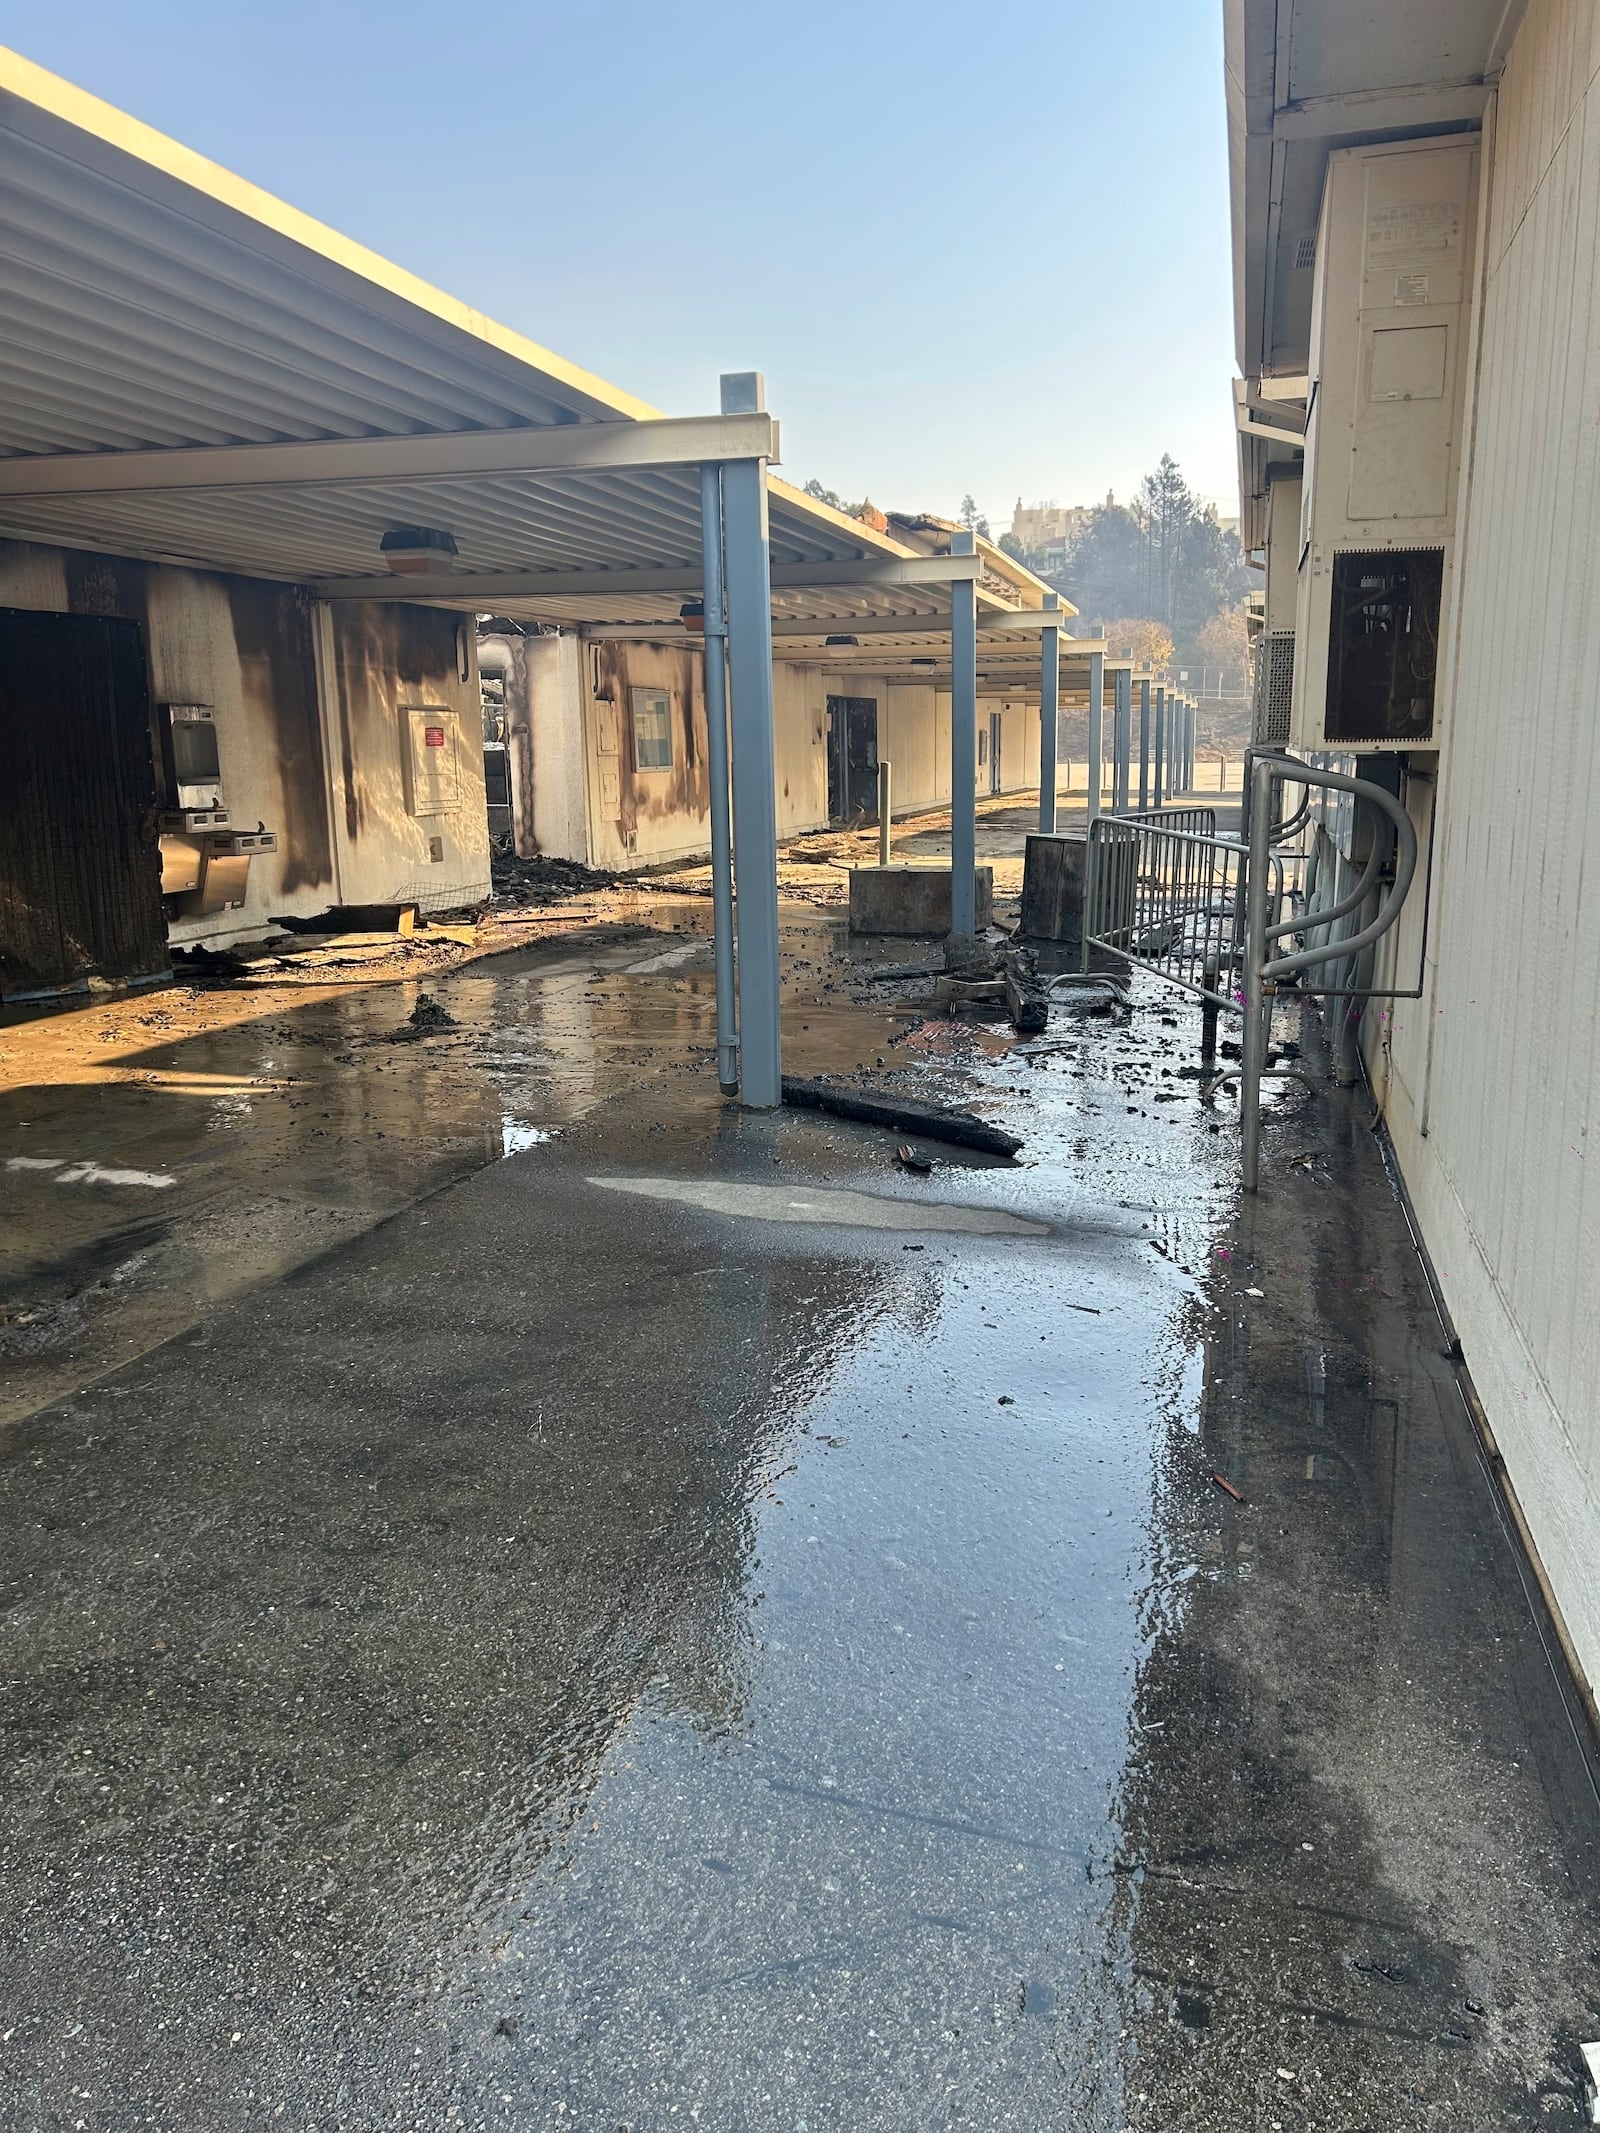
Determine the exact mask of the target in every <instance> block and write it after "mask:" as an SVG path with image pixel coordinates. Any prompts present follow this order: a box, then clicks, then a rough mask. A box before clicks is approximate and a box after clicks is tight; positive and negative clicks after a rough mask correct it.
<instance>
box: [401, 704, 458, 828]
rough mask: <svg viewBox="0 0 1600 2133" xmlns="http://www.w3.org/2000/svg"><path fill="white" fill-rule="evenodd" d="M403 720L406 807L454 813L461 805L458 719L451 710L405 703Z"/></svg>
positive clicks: (421, 811)
mask: <svg viewBox="0 0 1600 2133" xmlns="http://www.w3.org/2000/svg"><path fill="white" fill-rule="evenodd" d="M400 716H401V719H402V721H403V722H404V723H403V739H404V744H405V771H406V807H407V808H408V810H409V811H410V812H411V813H412V814H413V815H418V816H428V815H453V814H455V813H457V812H458V811H459V809H460V806H461V734H460V730H459V729H460V720H459V719H458V718H457V716H456V713H455V712H454V711H436V710H433V709H432V708H430V707H420V708H419V707H418V706H415V705H408V706H407V707H406V709H405V710H404V711H402V712H401V714H400Z"/></svg>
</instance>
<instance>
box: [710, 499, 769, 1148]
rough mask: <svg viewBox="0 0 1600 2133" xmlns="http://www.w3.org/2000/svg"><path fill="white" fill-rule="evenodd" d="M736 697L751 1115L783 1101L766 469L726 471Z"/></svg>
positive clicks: (742, 1084)
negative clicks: (752, 1111)
mask: <svg viewBox="0 0 1600 2133" xmlns="http://www.w3.org/2000/svg"><path fill="white" fill-rule="evenodd" d="M722 523H723V533H724V543H725V566H726V572H727V593H728V683H729V690H730V694H731V697H732V715H731V718H730V721H729V723H730V728H731V737H732V753H733V863H734V876H735V884H736V888H737V892H738V902H737V906H736V909H737V917H738V941H739V1093H740V1097H741V1099H742V1100H743V1102H744V1103H745V1104H747V1105H748V1106H749V1107H750V1108H751V1109H752V1110H762V1111H765V1110H772V1109H774V1108H775V1107H776V1106H777V1105H778V1104H779V1103H780V1102H781V1101H782V1097H783V1088H782V1074H783V1068H782V1059H781V1045H780V1041H779V1033H778V1010H779V975H778V812H777V797H776V793H775V790H774V784H775V777H776V769H775V764H774V744H773V734H772V586H771V583H770V582H769V580H768V576H767V571H768V565H769V560H770V553H771V551H770V546H769V539H768V531H767V470H766V468H765V466H764V465H763V464H762V462H761V461H760V460H759V459H741V460H736V461H734V462H733V463H732V464H731V465H728V466H725V467H724V468H723V469H722Z"/></svg>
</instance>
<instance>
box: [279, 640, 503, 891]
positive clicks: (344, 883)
mask: <svg viewBox="0 0 1600 2133" xmlns="http://www.w3.org/2000/svg"><path fill="white" fill-rule="evenodd" d="M330 616H331V638H332V645H331V651H332V657H331V661H326V660H325V662H324V667H325V674H324V686H323V696H324V700H325V713H326V718H327V723H328V728H329V732H330V746H329V756H330V761H331V770H332V788H333V822H334V833H335V836H336V838H337V843H338V862H339V889H340V899H341V901H342V902H344V903H351V904H360V903H388V902H391V901H393V900H395V899H397V898H400V897H416V898H418V899H419V900H420V901H422V902H423V904H424V906H425V907H427V906H429V905H431V906H432V907H434V908H436V909H443V908H446V907H448V906H450V905H452V904H469V903H474V902H477V901H478V900H479V899H481V898H482V897H484V896H486V895H487V894H488V891H489V825H488V815H487V811H486V806H485V801H484V790H483V722H482V709H481V703H480V695H479V687H478V673H477V664H476V657H475V654H474V651H473V644H472V638H473V633H472V628H471V624H470V622H468V623H467V624H465V625H463V623H462V620H461V617H460V616H458V615H451V614H446V613H443V612H442V611H439V610H436V609H433V608H425V607H405V606H401V605H399V604H389V603H386V602H379V603H373V604H371V605H363V604H361V603H359V602H357V601H340V602H336V603H334V604H333V606H332V607H331V610H330ZM463 627H465V639H464V648H465V650H466V655H467V656H466V667H467V672H466V674H465V675H463V674H462V673H461V671H460V666H461V657H462V650H463V640H462V639H461V637H460V634H459V633H460V632H461V631H462V629H463ZM330 667H331V672H329V671H328V669H329V668H330ZM412 710H421V711H430V710H436V711H443V712H453V713H454V714H455V717H454V724H453V727H452V728H451V729H450V740H451V746H452V749H453V752H454V755H455V758H456V774H457V791H458V796H459V804H458V805H457V806H456V807H454V808H453V809H452V810H450V811H449V812H448V813H444V814H429V815H418V814H414V813H413V812H412V811H411V806H410V796H409V794H408V791H407V785H406V754H407V746H408V744H407V739H406V714H407V713H408V712H409V711H412ZM269 826H270V825H269Z"/></svg>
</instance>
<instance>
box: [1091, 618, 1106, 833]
mask: <svg viewBox="0 0 1600 2133" xmlns="http://www.w3.org/2000/svg"><path fill="white" fill-rule="evenodd" d="M1105 695H1106V655H1105V653H1104V652H1091V653H1090V654H1089V791H1088V795H1087V798H1088V807H1089V820H1090V821H1091V822H1097V821H1098V820H1099V818H1100V780H1101V778H1102V777H1103V776H1104V774H1105V720H1106V705H1105Z"/></svg>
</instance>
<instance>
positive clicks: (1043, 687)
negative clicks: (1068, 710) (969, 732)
mask: <svg viewBox="0 0 1600 2133" xmlns="http://www.w3.org/2000/svg"><path fill="white" fill-rule="evenodd" d="M1044 604H1045V606H1046V607H1059V606H1060V605H1061V595H1060V594H1059V593H1046V594H1045V596H1044ZM1060 745H1061V632H1060V630H1059V629H1056V628H1055V627H1053V626H1047V627H1046V628H1044V629H1042V630H1041V631H1040V632H1039V834H1040V836H1041V837H1053V836H1054V835H1055V828H1056V751H1057V749H1058V748H1059V747H1060Z"/></svg>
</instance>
